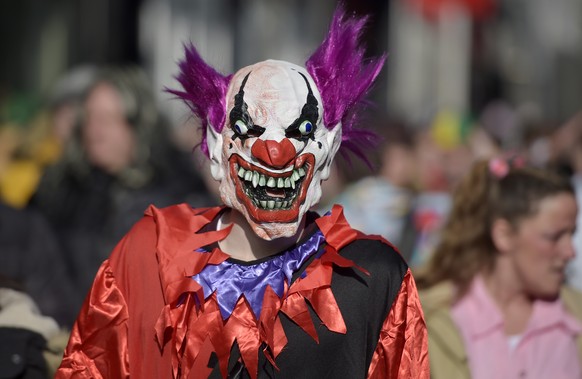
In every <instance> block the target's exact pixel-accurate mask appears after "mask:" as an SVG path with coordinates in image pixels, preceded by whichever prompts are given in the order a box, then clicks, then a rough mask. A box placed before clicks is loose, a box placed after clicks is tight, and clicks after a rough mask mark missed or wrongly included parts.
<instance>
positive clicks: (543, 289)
mask: <svg viewBox="0 0 582 379" xmlns="http://www.w3.org/2000/svg"><path fill="white" fill-rule="evenodd" d="M577 210H578V208H577V204H576V200H575V197H574V192H573V189H572V187H571V185H570V184H569V182H568V180H567V178H562V177H559V176H557V175H555V174H553V173H551V172H548V171H543V170H539V169H533V168H530V167H526V166H525V165H524V162H523V161H522V160H521V159H517V158H514V159H509V160H507V159H501V158H496V159H492V160H490V161H480V162H477V163H476V164H475V165H474V166H473V168H472V170H471V171H470V172H469V174H468V175H467V176H466V177H465V178H463V180H462V181H461V183H460V184H459V186H458V188H457V189H456V192H455V193H454V200H453V209H452V212H451V214H450V217H449V219H448V222H447V224H446V226H445V229H444V231H443V235H442V240H441V242H440V244H439V245H438V246H437V249H436V250H435V252H434V254H433V256H432V257H431V260H430V261H429V262H428V264H427V265H426V266H425V267H423V268H422V270H421V272H419V273H418V285H419V288H420V289H421V291H420V298H421V302H422V306H423V310H424V315H425V319H426V323H427V328H428V333H429V357H430V366H431V377H432V378H434V379H456V378H459V379H463V378H467V379H468V378H473V379H479V378H524V377H527V378H540V379H541V378H550V377H551V378H580V377H582V370H581V366H582V364H581V362H582V294H580V293H578V292H576V291H575V290H573V289H571V288H568V287H566V286H564V277H565V276H564V269H565V267H566V264H567V263H568V261H570V260H571V259H572V258H573V257H574V254H575V252H574V248H573V245H572V234H573V233H574V231H575V227H576V215H577Z"/></svg>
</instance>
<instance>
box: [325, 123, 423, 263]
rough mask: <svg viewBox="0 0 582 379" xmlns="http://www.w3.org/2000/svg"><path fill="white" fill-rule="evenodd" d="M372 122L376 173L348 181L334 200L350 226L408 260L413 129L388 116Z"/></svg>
mask: <svg viewBox="0 0 582 379" xmlns="http://www.w3.org/2000/svg"><path fill="white" fill-rule="evenodd" d="M374 125H375V128H374V130H377V131H378V134H379V138H381V139H382V142H381V143H380V146H379V147H378V149H377V150H376V152H375V153H376V155H377V157H375V159H374V158H373V160H375V161H376V162H372V163H373V164H374V163H377V164H378V168H377V174H376V175H373V176H367V177H365V178H362V179H360V180H358V181H356V182H355V183H352V184H349V185H348V186H347V188H345V190H344V191H343V192H341V193H340V194H339V196H337V197H336V198H335V199H334V202H336V203H338V204H341V205H342V206H343V207H344V213H345V215H346V218H347V219H348V220H350V223H351V224H352V225H353V227H354V228H356V229H359V230H361V231H363V232H365V233H369V234H377V235H381V236H382V237H384V238H386V239H387V240H388V241H390V242H392V243H393V244H394V245H396V246H397V247H398V249H399V250H400V252H401V253H402V254H403V256H404V257H405V259H406V260H408V259H409V258H410V255H411V251H412V246H411V244H412V243H413V241H414V237H412V238H409V233H408V232H409V231H410V230H411V229H412V228H411V227H410V225H409V223H410V221H411V218H412V216H411V215H412V213H411V211H412V205H413V201H414V195H415V190H416V186H417V177H416V175H417V167H416V153H415V151H416V148H415V145H414V143H415V136H414V132H413V131H412V130H411V126H409V125H406V124H404V123H402V122H400V121H397V120H392V119H390V118H388V116H384V117H379V118H378V120H376V122H374ZM405 233H406V236H405V238H404V239H403V235H404V234H405Z"/></svg>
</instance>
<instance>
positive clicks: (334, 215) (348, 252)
mask: <svg viewBox="0 0 582 379" xmlns="http://www.w3.org/2000/svg"><path fill="white" fill-rule="evenodd" d="M316 222H317V225H318V227H319V228H320V230H321V231H322V232H323V234H324V236H325V240H326V242H327V243H328V244H329V245H330V246H332V247H333V248H334V249H335V250H337V251H338V253H339V254H340V255H342V256H343V257H344V258H346V259H349V260H351V261H353V262H354V263H356V265H358V266H360V267H362V268H364V269H365V270H367V271H368V272H369V273H370V274H372V275H370V276H384V277H386V276H390V277H391V278H393V279H395V280H397V281H398V282H400V281H402V279H403V278H404V275H405V274H406V272H407V270H408V265H407V264H406V262H405V261H404V259H403V257H402V255H401V254H400V253H399V252H398V249H397V248H396V247H395V246H394V245H392V244H391V243H390V242H389V241H387V240H386V239H384V238H383V237H381V236H377V235H367V234H364V233H362V232H360V231H359V230H356V229H353V228H352V227H351V226H350V224H349V222H348V220H346V218H345V217H344V214H343V208H342V207H341V206H340V205H334V206H333V208H332V210H331V213H330V214H328V215H325V216H323V217H320V218H319V219H318V220H317V221H316Z"/></svg>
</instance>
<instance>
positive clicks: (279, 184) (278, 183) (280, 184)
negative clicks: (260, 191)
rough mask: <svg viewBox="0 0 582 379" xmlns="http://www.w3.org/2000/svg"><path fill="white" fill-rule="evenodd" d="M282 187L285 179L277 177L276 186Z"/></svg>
mask: <svg viewBox="0 0 582 379" xmlns="http://www.w3.org/2000/svg"><path fill="white" fill-rule="evenodd" d="M283 187H285V181H284V180H283V178H279V179H277V188H283Z"/></svg>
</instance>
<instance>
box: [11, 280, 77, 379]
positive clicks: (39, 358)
mask: <svg viewBox="0 0 582 379" xmlns="http://www.w3.org/2000/svg"><path fill="white" fill-rule="evenodd" d="M67 338H68V332H67V331H66V330H63V329H61V328H59V325H58V324H57V322H56V321H55V320H54V319H53V318H51V317H49V316H47V315H45V314H43V312H42V311H41V310H40V309H39V307H38V305H37V304H36V302H35V301H34V300H33V299H32V298H31V297H30V296H29V294H28V292H27V291H26V289H25V288H24V287H23V286H22V285H21V283H19V282H17V281H15V280H13V279H11V278H9V277H6V276H4V275H3V273H0V377H2V378H26V379H45V378H46V379H48V378H52V377H53V376H54V374H55V371H56V369H57V367H58V365H59V362H60V361H61V359H62V355H63V350H64V348H65V346H66V341H67Z"/></svg>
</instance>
